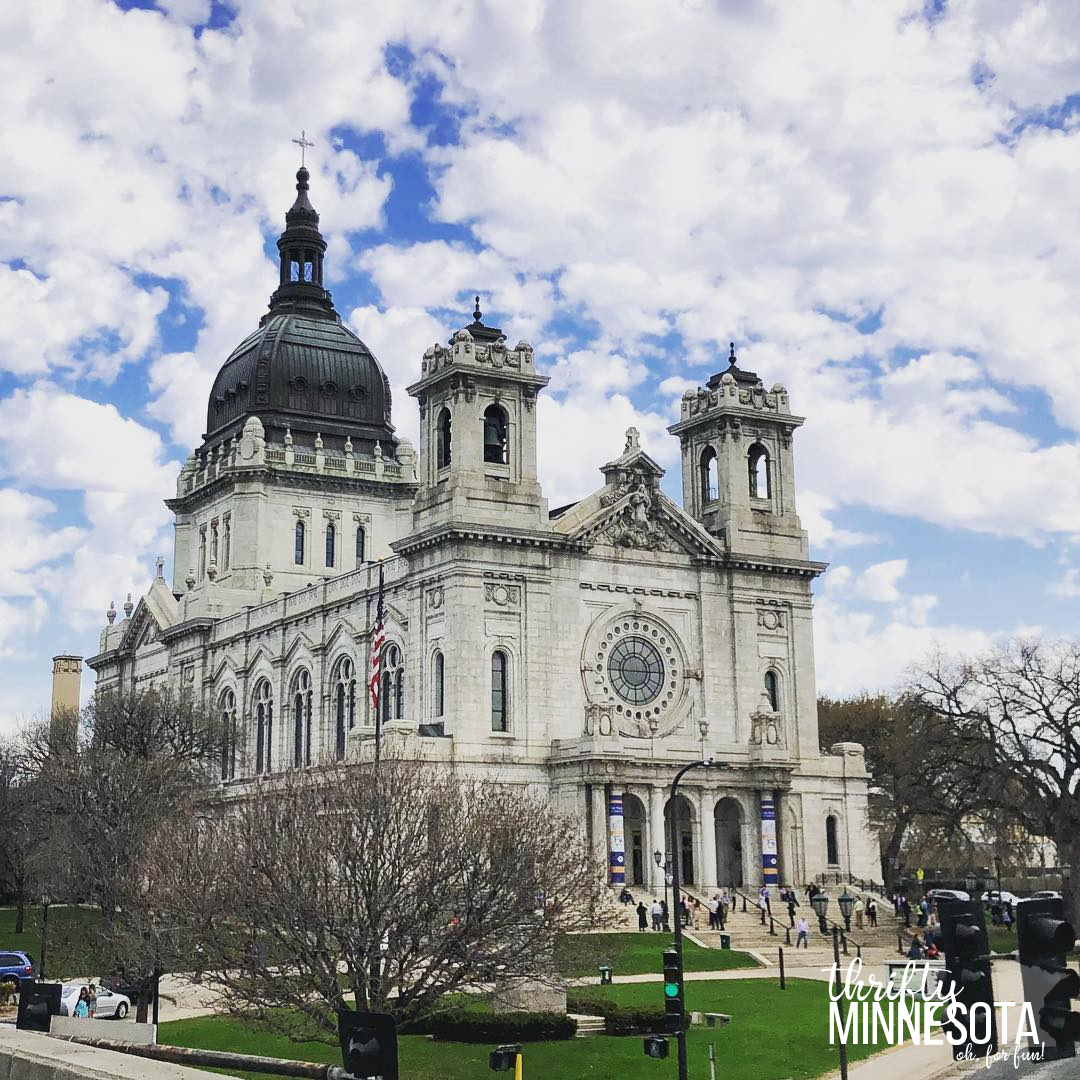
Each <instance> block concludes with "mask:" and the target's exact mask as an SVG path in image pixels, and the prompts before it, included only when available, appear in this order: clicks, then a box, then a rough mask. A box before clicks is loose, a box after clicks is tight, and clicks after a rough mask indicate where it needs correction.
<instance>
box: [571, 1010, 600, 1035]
mask: <svg viewBox="0 0 1080 1080" xmlns="http://www.w3.org/2000/svg"><path fill="white" fill-rule="evenodd" d="M569 1016H570V1018H571V1019H572V1020H576V1021H577V1036H576V1037H577V1038H579V1039H588V1038H590V1037H591V1036H593V1035H603V1034H604V1018H603V1017H602V1016H583V1015H581V1014H580V1013H570V1014H569Z"/></svg>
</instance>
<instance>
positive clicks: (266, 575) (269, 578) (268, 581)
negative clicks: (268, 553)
mask: <svg viewBox="0 0 1080 1080" xmlns="http://www.w3.org/2000/svg"><path fill="white" fill-rule="evenodd" d="M273 581H274V574H273V571H271V569H270V564H269V563H267V564H266V569H265V570H264V571H263V584H264V585H266V587H267V588H268V589H269V588H270V586H271V585H272V584H273Z"/></svg>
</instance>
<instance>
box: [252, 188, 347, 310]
mask: <svg viewBox="0 0 1080 1080" xmlns="http://www.w3.org/2000/svg"><path fill="white" fill-rule="evenodd" d="M310 178H311V174H310V173H309V172H308V171H307V169H306V168H305V167H304V166H301V167H300V169H299V170H298V171H297V173H296V201H295V202H294V203H293V204H292V206H291V207H290V208H289V210H288V211H287V213H286V214H285V231H284V232H283V233H282V234H281V236H279V237H278V242H277V247H278V255H279V262H280V276H279V283H278V287H277V289H276V290H275V292H274V294H273V296H271V297H270V310H269V311H268V312H267V313H266V314H265V315H264V316H263V319H262V321H263V322H266V320H267V319H269V318H272V317H273V316H274V315H278V314H281V313H283V312H285V311H295V312H303V313H305V314H313V315H317V314H318V313H325V314H326V315H328V316H330V317H331V318H334V317H336V313H335V312H334V304H333V301H332V299H331V297H330V293H328V292H327V291H326V289H324V288H323V257H324V256H325V254H326V241H325V240H324V239H323V235H322V233H321V232H319V215H318V213H317V211H316V210H315V208H314V207H313V206H312V205H311V200H310V199H309V198H308V190H309V189H308V180H310Z"/></svg>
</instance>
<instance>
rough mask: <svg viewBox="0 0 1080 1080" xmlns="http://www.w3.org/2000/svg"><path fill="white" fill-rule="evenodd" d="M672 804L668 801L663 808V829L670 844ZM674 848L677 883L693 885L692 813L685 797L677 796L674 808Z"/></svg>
mask: <svg viewBox="0 0 1080 1080" xmlns="http://www.w3.org/2000/svg"><path fill="white" fill-rule="evenodd" d="M672 816H673V815H672V803H671V800H670V799H668V801H667V805H666V806H665V807H664V828H665V830H666V835H667V836H668V838H669V839H668V843H669V844H670V843H671V839H670V838H671V836H672V828H671V821H672ZM674 818H675V832H674V840H675V846H676V849H677V850H678V853H679V881H680V882H681V883H682V884H684V885H693V884H694V882H695V881H696V880H697V878H696V870H697V868H696V867H695V865H694V811H693V808H692V807H691V805H690V800H689V799H687V797H686V796H685V795H677V796H676V798H675V807H674Z"/></svg>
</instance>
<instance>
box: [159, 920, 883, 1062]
mask: <svg viewBox="0 0 1080 1080" xmlns="http://www.w3.org/2000/svg"><path fill="white" fill-rule="evenodd" d="M657 936H659V935H657ZM596 992H597V993H600V992H601V991H600V990H599V988H598V989H597V991H596ZM602 992H603V993H605V994H609V995H610V996H611V997H612V998H614V999H615V1000H616V1001H619V1002H621V1003H624V1004H653V1005H658V1004H659V1003H660V1002H661V1000H662V996H661V992H660V987H659V986H658V985H657V984H650V983H638V984H633V983H631V984H624V985H616V986H612V987H605V988H604V990H603V991H602ZM686 999H687V1007H688V1008H689V1009H692V1010H700V1011H708V1012H725V1013H730V1014H731V1016H732V1018H733V1019H732V1022H731V1024H730V1025H729V1026H728V1027H724V1028H707V1027H703V1026H695V1027H693V1028H692V1029H691V1030H690V1032H689V1033H688V1036H687V1043H688V1050H689V1058H690V1075H691V1077H693V1078H695V1080H699V1078H703V1077H706V1076H708V1065H707V1054H708V1046H709V1043H710V1042H715V1043H716V1051H717V1058H718V1063H720V1062H722V1065H723V1067H722V1069H721V1070H720V1074H721V1075H723V1076H732V1077H736V1076H737V1077H739V1078H740V1080H780V1078H791V1080H809V1078H811V1077H817V1076H821V1075H823V1074H824V1073H827V1072H829V1071H831V1070H833V1069H835V1068H836V1067H837V1061H838V1058H837V1048H836V1047H835V1046H830V1045H829V1042H828V1026H827V1024H828V1019H827V1018H828V993H827V990H826V986H825V984H824V983H820V982H811V981H808V980H800V979H793V980H791V981H789V982H788V989H787V990H781V989H780V988H779V987H778V986H777V985H776V984H775V983H773V982H772V980H757V979H733V980H730V981H722V982H721V981H714V982H692V983H687V986H686ZM159 1038H160V1039H161V1041H162V1042H164V1043H172V1044H173V1045H178V1046H200V1047H204V1048H206V1049H212V1050H231V1051H234V1052H239V1053H259V1054H270V1055H274V1056H280V1057H290V1058H297V1059H300V1060H305V1061H324V1062H334V1063H336V1064H340V1063H341V1058H340V1054H339V1052H338V1051H337V1050H336V1049H334V1048H332V1047H329V1046H321V1045H314V1044H310V1043H307V1044H298V1043H290V1042H289V1041H288V1040H287V1039H284V1038H280V1037H277V1036H271V1035H266V1034H263V1033H259V1032H253V1031H251V1030H248V1029H245V1028H244V1027H242V1026H241V1025H240V1024H238V1023H237V1022H236V1021H233V1020H227V1019H224V1018H220V1017H203V1018H200V1019H196V1020H177V1021H173V1022H172V1023H167V1024H162V1025H161V1027H160V1031H159ZM490 1050H491V1047H490V1046H486V1045H469V1044H464V1043H451V1042H435V1041H434V1040H432V1039H427V1038H424V1037H422V1036H416V1035H406V1036H403V1037H402V1038H401V1039H400V1040H399V1052H400V1062H401V1075H402V1076H403V1077H408V1078H409V1080H476V1078H477V1077H480V1076H484V1075H486V1074H487V1072H488V1053H489V1051H490ZM872 1052H873V1048H871V1047H851V1048H849V1057H850V1059H851V1060H852V1061H857V1060H861V1059H862V1058H865V1057H868V1056H869V1055H870V1054H871V1053H872ZM523 1058H524V1075H525V1076H526V1077H529V1078H531V1080H537V1078H547V1077H552V1078H559V1080H576V1078H578V1077H595V1078H597V1080H599V1078H601V1077H603V1078H607V1077H613V1076H617V1077H619V1078H620V1080H658V1078H660V1077H664V1076H669V1075H671V1074H672V1072H673V1069H674V1062H673V1059H674V1043H673V1044H672V1061H669V1062H668V1063H667V1064H661V1063H658V1062H656V1061H652V1060H650V1059H649V1058H646V1057H645V1055H644V1053H643V1050H642V1041H641V1038H640V1037H636V1036H627V1037H624V1038H613V1037H607V1036H598V1037H595V1038H588V1039H571V1040H568V1041H566V1042H545V1043H527V1044H526V1045H525V1049H524V1053H523ZM239 1075H241V1076H245V1077H249V1078H251V1080H262V1078H261V1077H259V1076H258V1075H257V1074H254V1073H241V1074H239Z"/></svg>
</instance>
